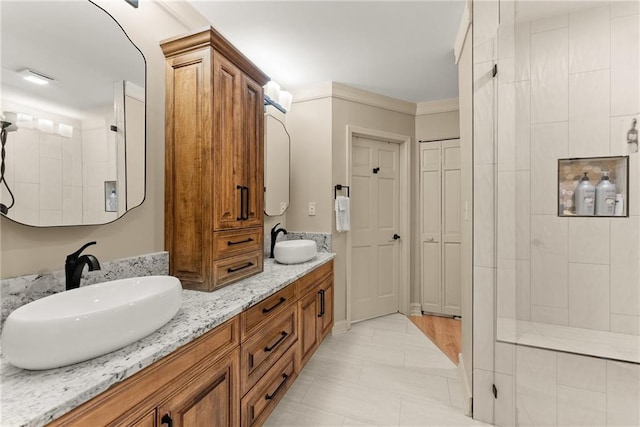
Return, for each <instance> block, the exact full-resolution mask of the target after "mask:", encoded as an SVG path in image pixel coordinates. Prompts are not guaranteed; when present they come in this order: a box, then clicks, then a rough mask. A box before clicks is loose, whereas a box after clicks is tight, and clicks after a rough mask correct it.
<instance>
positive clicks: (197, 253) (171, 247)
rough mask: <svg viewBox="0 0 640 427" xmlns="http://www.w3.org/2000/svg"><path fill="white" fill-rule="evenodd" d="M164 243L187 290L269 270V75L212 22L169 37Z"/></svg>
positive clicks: (204, 288)
mask: <svg viewBox="0 0 640 427" xmlns="http://www.w3.org/2000/svg"><path fill="white" fill-rule="evenodd" d="M160 46H161V47H162V51H163V53H164V55H165V58H166V119H165V120H166V154H165V248H166V250H167V251H169V266H170V267H169V268H170V274H172V275H174V276H177V277H178V278H180V280H181V282H182V285H183V287H185V288H188V289H195V290H200V291H213V290H215V289H218V288H220V287H222V286H225V285H228V284H230V283H232V282H235V281H237V280H240V279H242V278H245V277H248V276H251V275H253V274H256V273H259V272H261V271H262V270H263V257H264V254H263V233H264V231H263V214H262V211H263V197H264V187H263V185H264V184H263V181H264V178H263V171H264V163H263V158H264V148H263V134H264V123H263V122H264V105H263V93H262V86H264V85H265V84H266V82H267V81H268V80H269V79H268V77H267V76H266V75H265V74H264V73H263V72H262V71H260V70H259V69H258V68H257V67H256V66H255V65H254V64H253V63H251V61H249V60H248V59H247V58H246V57H245V56H244V55H242V53H240V52H239V51H238V50H237V49H236V48H235V47H234V46H233V45H231V44H230V43H229V42H228V41H227V40H226V39H225V38H224V37H222V36H221V35H220V34H219V33H217V32H216V31H215V30H214V29H213V28H210V27H209V28H205V29H201V30H198V31H194V32H192V33H189V34H187V35H185V36H181V37H177V38H172V39H169V40H165V41H163V42H162V43H161V44H160Z"/></svg>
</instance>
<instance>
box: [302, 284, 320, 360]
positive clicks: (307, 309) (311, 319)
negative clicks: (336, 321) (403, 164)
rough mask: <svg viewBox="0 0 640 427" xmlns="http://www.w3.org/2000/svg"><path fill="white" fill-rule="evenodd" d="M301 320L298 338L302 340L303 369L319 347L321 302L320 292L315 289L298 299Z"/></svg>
mask: <svg viewBox="0 0 640 427" xmlns="http://www.w3.org/2000/svg"><path fill="white" fill-rule="evenodd" d="M298 308H299V322H300V326H299V327H298V340H299V341H300V347H299V348H300V352H299V357H300V363H299V366H300V368H301V369H302V367H303V366H304V364H305V363H307V361H308V360H309V358H311V355H312V354H313V352H314V351H315V349H316V348H317V347H318V344H319V340H318V338H319V336H318V326H317V325H318V312H319V308H320V304H319V303H318V293H317V292H316V291H315V290H313V291H311V292H309V293H307V294H306V295H304V296H303V297H302V298H300V301H298Z"/></svg>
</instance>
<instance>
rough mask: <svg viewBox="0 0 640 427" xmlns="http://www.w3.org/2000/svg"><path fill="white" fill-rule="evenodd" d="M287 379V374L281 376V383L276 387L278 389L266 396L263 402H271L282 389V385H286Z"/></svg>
mask: <svg viewBox="0 0 640 427" xmlns="http://www.w3.org/2000/svg"><path fill="white" fill-rule="evenodd" d="M288 379H289V375H287V374H282V382H281V383H280V385H279V386H278V388H277V389H276V391H274V392H273V393H271V394H267V395H266V396H265V397H264V399H265V400H271V399H273V398H274V397H276V394H278V392H279V391H280V390H281V389H282V387H284V385H285V384H286V383H287V380H288Z"/></svg>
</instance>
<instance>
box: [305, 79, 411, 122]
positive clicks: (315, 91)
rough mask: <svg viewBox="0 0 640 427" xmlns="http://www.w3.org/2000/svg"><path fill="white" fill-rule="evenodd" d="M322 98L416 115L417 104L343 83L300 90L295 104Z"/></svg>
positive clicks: (328, 83) (317, 85)
mask: <svg viewBox="0 0 640 427" xmlns="http://www.w3.org/2000/svg"><path fill="white" fill-rule="evenodd" d="M322 98H335V99H343V100H345V101H351V102H357V103H359V104H363V105H368V106H371V107H376V108H382V109H384V110H390V111H394V112H397V113H403V114H410V115H412V116H413V115H415V114H416V104H415V103H413V102H409V101H403V100H401V99H396V98H392V97H390V96H385V95H380V94H377V93H373V92H369V91H366V90H362V89H356V88H354V87H351V86H347V85H345V84H342V83H336V82H322V83H318V84H316V85H313V86H309V87H306V88H304V89H302V90H298V91H296V92H294V94H293V103H294V104H296V103H298V102H306V101H312V100H317V99H322Z"/></svg>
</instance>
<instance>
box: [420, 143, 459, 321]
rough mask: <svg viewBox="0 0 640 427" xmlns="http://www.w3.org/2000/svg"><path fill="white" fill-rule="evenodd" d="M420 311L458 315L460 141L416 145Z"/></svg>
mask: <svg viewBox="0 0 640 427" xmlns="http://www.w3.org/2000/svg"><path fill="white" fill-rule="evenodd" d="M420 218H421V223H420V227H421V229H420V239H421V246H420V255H421V278H422V311H425V312H429V313H435V314H447V315H453V316H459V315H460V250H461V244H460V242H461V233H460V226H461V222H460V221H461V209H460V140H457V139H456V140H450V141H436V142H428V143H421V144H420Z"/></svg>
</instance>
